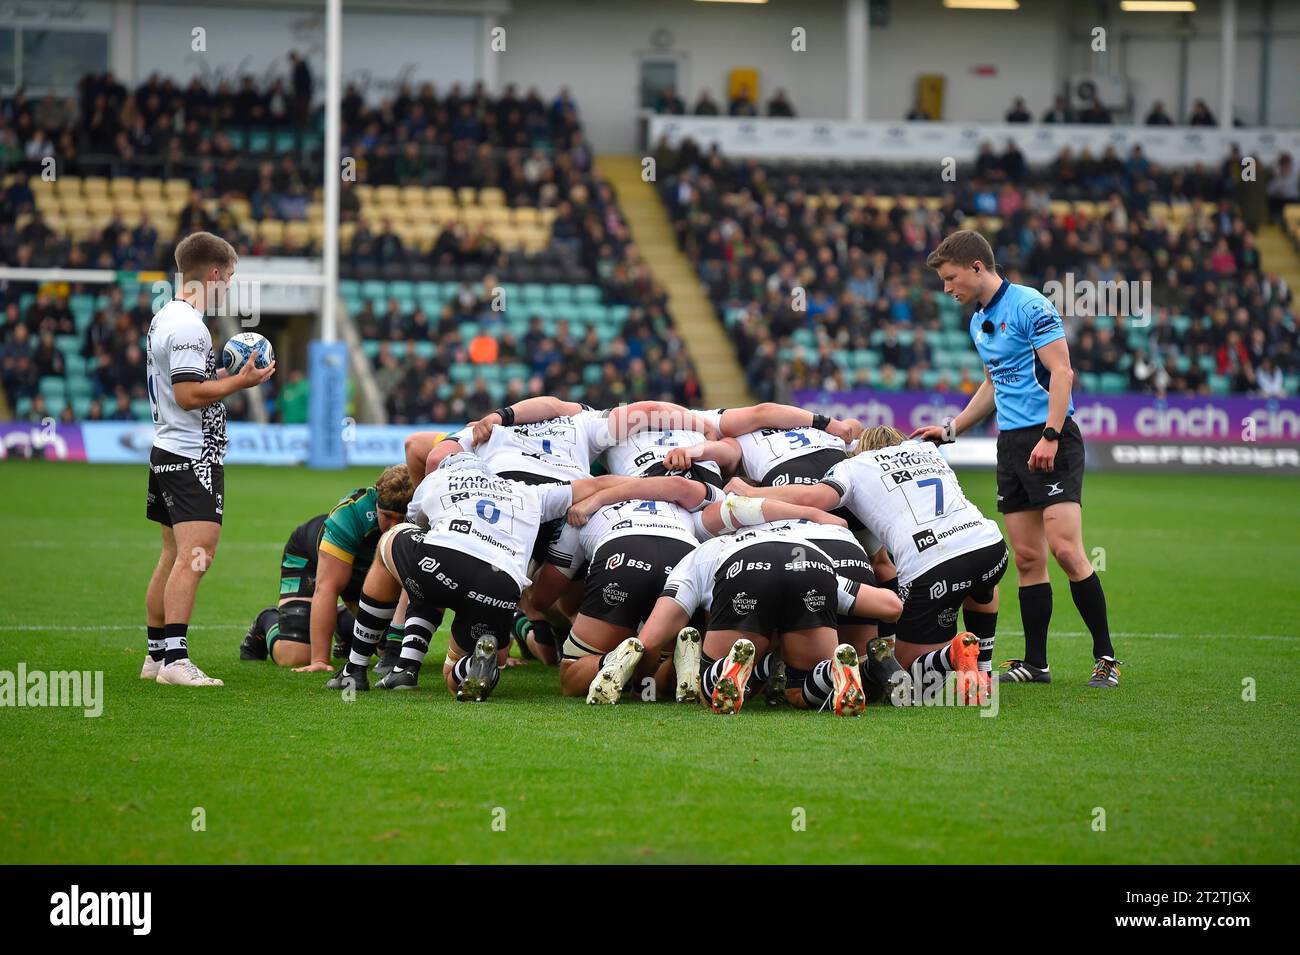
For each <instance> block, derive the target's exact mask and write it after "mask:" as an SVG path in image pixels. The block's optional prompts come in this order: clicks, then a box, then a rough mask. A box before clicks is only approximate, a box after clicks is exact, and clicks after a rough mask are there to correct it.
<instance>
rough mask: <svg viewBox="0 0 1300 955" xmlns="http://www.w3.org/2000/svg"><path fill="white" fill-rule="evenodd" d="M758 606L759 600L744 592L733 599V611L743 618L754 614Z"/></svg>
mask: <svg viewBox="0 0 1300 955" xmlns="http://www.w3.org/2000/svg"><path fill="white" fill-rule="evenodd" d="M757 606H758V598H757V597H751V596H750V595H749V594H747V593H746V592H745V591H743V590H742V591H741V592H740V593H738V594H736V596H734V597H732V598H731V609H732V610H734V611H736V613H738V614H740V616H742V617H745V616H748V615H749V614H751V613H753V612H754V608H755V607H757Z"/></svg>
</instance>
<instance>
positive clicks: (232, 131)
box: [226, 126, 248, 153]
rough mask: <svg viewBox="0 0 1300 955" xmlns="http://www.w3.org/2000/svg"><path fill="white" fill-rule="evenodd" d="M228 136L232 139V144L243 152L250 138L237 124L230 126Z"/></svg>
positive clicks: (227, 130)
mask: <svg viewBox="0 0 1300 955" xmlns="http://www.w3.org/2000/svg"><path fill="white" fill-rule="evenodd" d="M226 137H227V138H228V139H229V140H230V145H232V146H234V147H235V149H236V150H238V151H239V152H241V153H242V152H243V151H244V146H245V144H246V143H247V142H248V139H247V137H246V136H244V131H243V130H242V129H240V128H238V127H236V126H232V127H228V128H227V129H226Z"/></svg>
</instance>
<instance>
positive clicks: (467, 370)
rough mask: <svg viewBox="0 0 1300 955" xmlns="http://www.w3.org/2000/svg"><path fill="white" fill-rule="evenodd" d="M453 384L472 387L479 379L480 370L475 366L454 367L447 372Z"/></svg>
mask: <svg viewBox="0 0 1300 955" xmlns="http://www.w3.org/2000/svg"><path fill="white" fill-rule="evenodd" d="M447 377H448V378H450V379H451V382H452V384H464V385H470V384H473V383H474V379H475V378H477V377H478V369H477V368H475V367H474V366H473V365H452V366H451V368H450V369H448V371H447Z"/></svg>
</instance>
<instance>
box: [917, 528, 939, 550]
mask: <svg viewBox="0 0 1300 955" xmlns="http://www.w3.org/2000/svg"><path fill="white" fill-rule="evenodd" d="M912 542H913V543H914V544H916V552H917V553H918V554H919V553H921V551H924V550H929V549H930V548H931V547H933V546H934V545H935V544H937V543H939V538H937V537H935V536H934V531H930V530H925V531H917V532H916V533H915V534H913V535H912Z"/></svg>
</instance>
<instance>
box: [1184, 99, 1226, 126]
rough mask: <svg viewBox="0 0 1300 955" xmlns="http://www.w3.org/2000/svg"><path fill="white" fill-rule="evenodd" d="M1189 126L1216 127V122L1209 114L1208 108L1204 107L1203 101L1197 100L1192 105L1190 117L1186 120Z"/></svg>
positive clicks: (1211, 114) (1212, 115)
mask: <svg viewBox="0 0 1300 955" xmlns="http://www.w3.org/2000/svg"><path fill="white" fill-rule="evenodd" d="M1187 125H1189V126H1218V125H1219V123H1218V120H1216V119H1215V118H1214V114H1213V113H1211V112H1210V107H1208V106H1206V105H1205V100H1203V99H1198V100H1197V101H1196V102H1195V103H1194V104H1192V115H1191V116H1190V117H1189V118H1188V120H1187Z"/></svg>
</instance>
